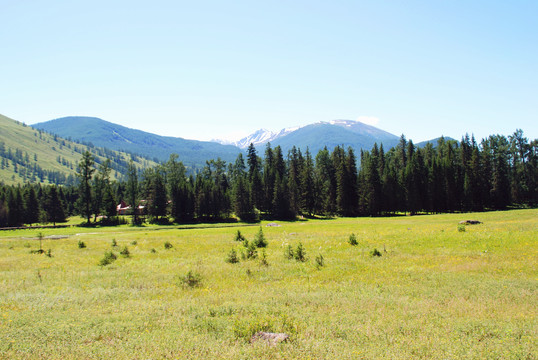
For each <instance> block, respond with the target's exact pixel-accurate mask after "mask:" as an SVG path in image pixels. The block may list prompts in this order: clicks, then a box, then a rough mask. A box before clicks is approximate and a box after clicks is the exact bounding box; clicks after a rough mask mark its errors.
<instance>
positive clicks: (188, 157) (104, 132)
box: [32, 116, 241, 167]
mask: <svg viewBox="0 0 538 360" xmlns="http://www.w3.org/2000/svg"><path fill="white" fill-rule="evenodd" d="M32 126H33V127H34V128H36V129H43V130H45V131H47V132H50V133H53V134H58V135H59V136H62V137H64V138H72V139H76V140H79V141H83V142H86V143H88V142H91V143H92V144H94V145H96V146H103V147H107V148H109V149H114V150H124V151H130V152H134V153H136V154H141V155H144V156H148V157H150V158H156V159H158V160H160V161H166V160H168V158H169V157H170V154H172V153H176V154H178V155H179V160H180V161H182V162H183V163H184V164H185V165H187V166H197V167H201V166H203V165H205V161H206V160H211V159H217V158H218V157H220V158H221V159H223V160H226V161H228V162H232V161H234V160H235V159H236V157H237V155H238V154H239V153H240V152H241V150H240V149H239V148H237V147H235V146H231V145H221V144H218V143H214V142H208V141H197V140H186V139H182V138H176V137H168V136H160V135H156V134H151V133H147V132H144V131H141V130H135V129H130V128H127V127H125V126H121V125H117V124H114V123H111V122H108V121H105V120H102V119H99V118H95V117H84V116H70V117H64V118H60V119H55V120H51V121H46V122H42V123H38V124H34V125H32Z"/></svg>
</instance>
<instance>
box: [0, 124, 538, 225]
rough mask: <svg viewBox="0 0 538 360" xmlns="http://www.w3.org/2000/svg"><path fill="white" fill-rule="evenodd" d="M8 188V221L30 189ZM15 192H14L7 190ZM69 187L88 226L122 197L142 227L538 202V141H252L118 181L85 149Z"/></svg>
mask: <svg viewBox="0 0 538 360" xmlns="http://www.w3.org/2000/svg"><path fill="white" fill-rule="evenodd" d="M358 164H360V166H358ZM25 187H26V188H32V186H30V185H26V186H25ZM3 189H4V191H0V219H2V217H1V216H2V215H1V214H2V209H4V212H6V211H8V212H11V207H12V206H15V205H14V204H15V203H16V202H17V201H16V200H13V198H15V199H17V196H19V195H17V194H16V193H17V191H18V190H14V189H21V191H22V189H23V188H21V187H18V188H17V187H11V190H9V191H5V189H8V188H6V187H3ZM46 189H47V188H46ZM60 190H61V189H60ZM10 191H11V193H13V194H14V195H9V194H8V195H5V194H4V195H2V194H3V193H9V192H10ZM24 191H26V190H24ZM47 191H50V190H45V191H43V192H47ZM60 192H62V191H60ZM63 193H67V194H68V196H67V197H68V198H65V199H60V200H61V201H65V202H66V204H63V208H64V214H67V215H69V214H72V213H78V214H80V215H82V216H83V217H84V218H85V219H86V222H87V223H90V222H92V221H93V222H96V221H97V220H98V217H99V216H100V215H104V216H105V218H106V219H113V218H114V217H115V215H116V205H117V204H118V203H119V202H120V201H121V200H124V201H125V202H126V203H127V204H129V205H134V206H133V209H138V210H137V211H132V213H131V215H132V217H133V222H135V223H139V222H140V221H141V220H142V219H147V220H149V221H150V222H156V223H168V222H171V221H173V222H176V223H184V222H192V221H219V220H225V219H230V218H231V217H232V216H236V217H238V218H239V219H241V220H243V221H257V220H259V219H260V218H267V219H282V220H291V219H295V218H296V217H297V216H382V215H393V214H396V213H408V214H417V213H441V212H455V211H484V210H494V209H499V210H500V209H506V208H507V207H509V206H536V205H537V204H538V140H533V141H531V142H529V140H528V139H527V138H525V137H524V136H523V132H522V131H521V130H516V131H515V132H514V134H512V135H510V136H508V137H505V136H502V135H491V136H489V137H488V138H486V139H483V140H482V141H481V142H480V143H478V142H477V141H476V140H475V139H474V137H469V136H468V135H466V136H465V137H463V138H462V140H461V141H455V140H445V139H444V138H441V139H440V140H439V141H438V142H437V144H435V145H434V144H431V143H429V144H427V145H426V146H424V147H417V146H415V145H414V144H413V142H412V141H408V140H406V139H405V137H404V136H403V135H402V136H401V138H400V141H399V143H398V145H397V146H395V147H393V148H391V149H389V150H388V151H385V150H384V148H383V145H380V146H378V145H377V144H376V145H374V147H373V148H372V149H371V150H370V151H361V152H360V154H358V157H357V155H356V154H355V152H354V151H353V149H352V148H347V149H344V148H343V147H342V146H336V147H335V148H334V149H333V150H332V151H329V150H328V149H327V148H324V149H322V150H320V151H319V152H318V153H317V154H316V155H315V157H314V156H313V155H312V154H310V152H309V150H308V148H307V149H306V150H305V152H304V153H303V152H302V151H301V149H297V148H295V147H294V148H292V149H291V150H290V151H289V152H288V153H287V154H284V153H283V151H282V149H281V148H280V147H279V146H277V147H274V148H272V147H271V145H270V144H267V146H266V148H265V151H264V154H263V157H261V156H260V154H258V151H257V150H256V148H255V147H254V146H253V145H252V144H251V145H250V146H249V148H248V150H247V152H246V156H244V155H243V154H239V155H238V157H237V159H236V160H235V162H233V163H229V164H227V163H226V162H224V161H222V160H221V159H217V160H210V161H207V162H206V165H205V166H204V167H203V168H202V169H201V170H199V171H198V172H197V173H192V172H191V173H189V172H188V171H187V168H186V167H185V166H184V165H183V163H182V162H181V161H179V159H178V156H177V155H175V154H173V155H171V156H170V159H169V160H168V161H167V162H166V163H163V164H160V165H158V166H156V167H153V168H147V169H145V170H143V171H139V170H137V169H136V167H135V166H134V165H133V163H132V162H131V163H130V164H129V166H128V170H127V179H126V181H122V182H118V181H112V180H111V179H110V166H109V162H103V163H101V164H96V163H95V159H94V156H93V155H92V154H91V153H89V152H85V153H84V154H83V156H82V159H81V161H80V163H79V164H78V169H77V185H76V186H74V187H63ZM20 196H23V195H22V193H21V195H20ZM64 197H65V195H64ZM60 198H61V196H60ZM22 203H24V204H26V203H25V202H22ZM41 203H42V204H44V203H45V202H44V201H41ZM10 204H11V205H10ZM25 206H26V205H25ZM42 209H45V206H44V205H43V206H42ZM8 218H10V217H9V216H8ZM11 218H13V217H11ZM0 221H1V220H0Z"/></svg>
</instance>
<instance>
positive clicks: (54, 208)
mask: <svg viewBox="0 0 538 360" xmlns="http://www.w3.org/2000/svg"><path fill="white" fill-rule="evenodd" d="M45 211H46V214H47V220H48V221H49V222H51V223H53V224H54V225H56V223H57V222H62V221H65V212H64V206H63V203H62V201H61V200H60V196H59V194H58V191H57V190H56V186H54V185H53V186H51V187H50V189H49V193H48V196H47V200H46V203H45Z"/></svg>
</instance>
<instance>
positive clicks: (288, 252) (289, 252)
mask: <svg viewBox="0 0 538 360" xmlns="http://www.w3.org/2000/svg"><path fill="white" fill-rule="evenodd" d="M284 256H285V257H286V259H288V260H291V259H293V258H294V257H295V252H294V251H293V247H291V245H288V246H287V247H286V250H285V251H284Z"/></svg>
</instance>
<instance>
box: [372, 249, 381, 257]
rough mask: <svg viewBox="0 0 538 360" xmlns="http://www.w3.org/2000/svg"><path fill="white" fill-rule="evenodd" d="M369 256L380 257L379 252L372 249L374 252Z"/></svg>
mask: <svg viewBox="0 0 538 360" xmlns="http://www.w3.org/2000/svg"><path fill="white" fill-rule="evenodd" d="M370 256H372V257H373V256H381V252H380V251H379V250H377V249H376V248H374V250H372V251H370Z"/></svg>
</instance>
